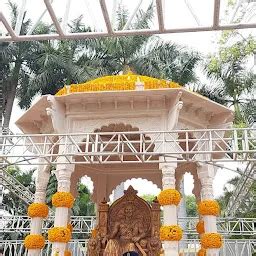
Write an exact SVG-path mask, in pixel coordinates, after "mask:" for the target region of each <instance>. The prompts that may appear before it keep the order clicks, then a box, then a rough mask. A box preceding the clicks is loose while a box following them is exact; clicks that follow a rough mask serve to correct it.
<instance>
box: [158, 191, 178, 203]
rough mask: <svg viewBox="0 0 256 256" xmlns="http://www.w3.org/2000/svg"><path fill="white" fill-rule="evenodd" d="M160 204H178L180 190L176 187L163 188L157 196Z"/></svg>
mask: <svg viewBox="0 0 256 256" xmlns="http://www.w3.org/2000/svg"><path fill="white" fill-rule="evenodd" d="M157 199H158V202H159V204H160V205H162V206H164V205H176V206H177V205H178V204H179V203H180V200H181V195H180V192H179V191H178V190H176V189H165V190H163V191H161V192H160V194H159V195H158V197H157Z"/></svg>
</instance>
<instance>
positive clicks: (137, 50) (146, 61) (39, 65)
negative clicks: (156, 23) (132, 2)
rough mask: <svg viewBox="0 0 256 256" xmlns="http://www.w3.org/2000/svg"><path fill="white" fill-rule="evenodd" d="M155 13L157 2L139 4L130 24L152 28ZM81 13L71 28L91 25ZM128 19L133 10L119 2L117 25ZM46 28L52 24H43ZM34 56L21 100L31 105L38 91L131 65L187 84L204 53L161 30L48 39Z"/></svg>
mask: <svg viewBox="0 0 256 256" xmlns="http://www.w3.org/2000/svg"><path fill="white" fill-rule="evenodd" d="M153 15H154V11H153V6H152V5H150V6H149V8H148V9H147V10H146V11H142V10H140V11H139V12H138V14H137V16H136V17H135V19H134V22H133V23H132V24H131V27H130V28H131V29H147V28H149V27H150V24H151V22H152V19H153ZM81 20H82V17H79V18H78V19H76V20H74V21H73V23H72V24H70V28H71V31H72V32H84V31H89V30H90V28H87V27H85V26H84V24H82V22H81ZM127 20H128V12H127V10H125V9H124V8H123V7H122V6H120V8H119V11H118V14H117V22H116V24H117V27H118V28H122V27H123V26H124V25H125V23H126V22H127ZM38 29H41V30H42V31H44V30H47V29H50V30H51V29H52V28H51V27H49V26H45V25H44V24H41V25H40V27H39V28H38ZM33 56H35V58H34V59H33V61H31V62H30V66H29V69H30V70H31V72H32V75H31V76H30V79H29V83H28V84H27V86H26V87H21V89H20V90H19V92H18V98H19V101H20V106H21V107H22V108H27V107H29V105H30V103H31V99H33V97H34V96H35V95H36V94H38V93H39V94H55V93H56V92H57V91H58V89H60V88H62V87H63V86H64V85H65V84H70V83H80V82H84V81H87V80H89V79H92V78H96V77H99V76H103V75H113V74H118V73H119V72H121V71H125V70H127V69H128V68H129V69H131V70H132V71H133V72H136V73H139V74H142V75H149V76H154V77H158V78H165V79H169V80H173V81H175V82H178V83H180V84H182V85H184V84H186V83H190V82H195V81H196V80H197V77H196V75H195V73H194V68H195V66H196V64H197V63H198V61H199V59H200V58H199V55H198V54H197V53H194V52H189V51H188V50H186V49H184V48H181V47H179V46H178V45H176V44H174V43H170V42H163V41H162V40H161V39H160V38H159V37H156V36H144V35H143V36H142V35H139V36H129V37H113V38H100V39H86V40H81V41H63V42H56V41H43V42H39V43H38V47H37V48H36V49H35V53H34V55H33Z"/></svg>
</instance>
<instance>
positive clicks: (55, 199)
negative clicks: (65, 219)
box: [52, 192, 74, 208]
mask: <svg viewBox="0 0 256 256" xmlns="http://www.w3.org/2000/svg"><path fill="white" fill-rule="evenodd" d="M73 204H74V197H73V195H72V194H71V193H70V192H56V193H55V194H54V195H53V196H52V205H53V206H55V207H66V208H72V207H73Z"/></svg>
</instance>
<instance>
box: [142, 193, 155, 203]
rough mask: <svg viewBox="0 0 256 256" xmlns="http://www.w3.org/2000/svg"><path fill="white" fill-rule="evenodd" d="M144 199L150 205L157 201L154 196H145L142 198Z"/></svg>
mask: <svg viewBox="0 0 256 256" xmlns="http://www.w3.org/2000/svg"><path fill="white" fill-rule="evenodd" d="M142 198H143V199H144V200H145V201H147V202H148V203H152V202H153V201H154V200H155V199H156V195H152V194H145V195H143V196H142Z"/></svg>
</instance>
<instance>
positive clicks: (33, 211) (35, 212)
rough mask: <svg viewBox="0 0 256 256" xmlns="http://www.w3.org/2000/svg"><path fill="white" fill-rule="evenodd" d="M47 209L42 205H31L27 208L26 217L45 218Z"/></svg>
mask: <svg viewBox="0 0 256 256" xmlns="http://www.w3.org/2000/svg"><path fill="white" fill-rule="evenodd" d="M48 213H49V209H48V206H47V205H46V204H44V203H32V204H31V205H30V206H29V207H28V216H29V217H30V218H34V217H41V218H46V217H47V216H48Z"/></svg>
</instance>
